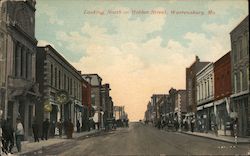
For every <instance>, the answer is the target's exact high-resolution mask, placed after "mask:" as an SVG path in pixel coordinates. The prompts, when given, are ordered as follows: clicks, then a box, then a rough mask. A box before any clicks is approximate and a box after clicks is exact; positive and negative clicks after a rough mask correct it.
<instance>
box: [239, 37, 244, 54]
mask: <svg viewBox="0 0 250 156" xmlns="http://www.w3.org/2000/svg"><path fill="white" fill-rule="evenodd" d="M242 57H243V42H242V38H240V39H239V59H242Z"/></svg>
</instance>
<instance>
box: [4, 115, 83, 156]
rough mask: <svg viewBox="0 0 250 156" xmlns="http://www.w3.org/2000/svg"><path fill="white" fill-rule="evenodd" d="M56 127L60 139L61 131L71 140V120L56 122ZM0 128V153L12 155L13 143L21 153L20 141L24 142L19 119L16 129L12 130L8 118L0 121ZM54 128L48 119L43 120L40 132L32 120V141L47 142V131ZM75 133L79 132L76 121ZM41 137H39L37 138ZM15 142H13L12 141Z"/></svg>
mask: <svg viewBox="0 0 250 156" xmlns="http://www.w3.org/2000/svg"><path fill="white" fill-rule="evenodd" d="M56 127H57V129H58V131H59V134H58V135H59V136H60V137H62V134H63V130H64V132H65V134H66V136H67V138H69V139H70V138H72V135H73V132H74V124H73V123H72V122H71V120H70V119H69V120H65V121H64V122H62V121H61V119H60V120H59V121H58V122H57V124H56ZM1 128H2V140H1V141H2V152H4V153H6V154H8V153H12V149H13V147H14V143H16V147H17V151H18V152H21V141H23V140H24V126H23V124H22V122H21V118H20V117H18V118H17V119H16V127H15V128H14V127H13V125H12V122H11V119H10V117H7V119H6V120H5V119H2V120H1ZM54 129H55V127H54V128H53V127H52V126H51V123H50V121H49V119H48V118H47V119H45V120H44V121H43V123H42V132H40V126H39V124H38V122H37V120H36V119H34V120H33V123H32V131H33V136H34V141H35V142H39V138H41V140H48V135H49V131H50V130H51V131H53V133H54V132H55V130H54ZM77 131H78V132H80V122H79V121H77ZM40 135H41V137H39V136H40ZM14 140H15V141H14Z"/></svg>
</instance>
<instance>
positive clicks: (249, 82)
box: [246, 67, 250, 87]
mask: <svg viewBox="0 0 250 156" xmlns="http://www.w3.org/2000/svg"><path fill="white" fill-rule="evenodd" d="M246 73H247V76H246V77H247V86H248V87H249V84H250V80H249V67H247V72H246Z"/></svg>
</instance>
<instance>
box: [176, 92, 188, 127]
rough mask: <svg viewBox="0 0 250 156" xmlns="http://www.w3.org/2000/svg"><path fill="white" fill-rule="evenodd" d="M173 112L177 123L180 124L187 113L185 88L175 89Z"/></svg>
mask: <svg viewBox="0 0 250 156" xmlns="http://www.w3.org/2000/svg"><path fill="white" fill-rule="evenodd" d="M174 113H175V117H176V119H177V121H178V122H179V125H181V122H182V121H183V119H184V118H185V115H186V114H187V105H186V90H183V89H179V90H177V91H176V94H175V109H174Z"/></svg>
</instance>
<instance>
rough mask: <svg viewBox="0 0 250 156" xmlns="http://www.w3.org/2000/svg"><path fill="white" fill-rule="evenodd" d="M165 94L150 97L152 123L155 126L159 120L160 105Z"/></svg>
mask: <svg viewBox="0 0 250 156" xmlns="http://www.w3.org/2000/svg"><path fill="white" fill-rule="evenodd" d="M165 95H166V94H153V95H152V97H151V104H152V106H153V114H152V115H153V123H154V124H157V122H158V121H159V120H161V105H160V104H161V103H162V100H163V99H162V98H163V97H164V96H165Z"/></svg>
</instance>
